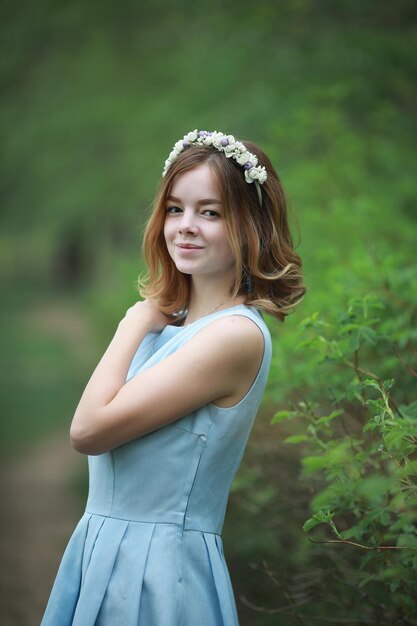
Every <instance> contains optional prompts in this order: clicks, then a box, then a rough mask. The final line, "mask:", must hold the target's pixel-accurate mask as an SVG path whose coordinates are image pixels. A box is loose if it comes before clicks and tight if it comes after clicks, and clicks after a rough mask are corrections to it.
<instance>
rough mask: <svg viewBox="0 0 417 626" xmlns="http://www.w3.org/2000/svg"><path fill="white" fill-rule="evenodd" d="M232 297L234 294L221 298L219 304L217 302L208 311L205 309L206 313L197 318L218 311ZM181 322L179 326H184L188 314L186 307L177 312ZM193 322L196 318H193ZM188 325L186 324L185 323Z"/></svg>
mask: <svg viewBox="0 0 417 626" xmlns="http://www.w3.org/2000/svg"><path fill="white" fill-rule="evenodd" d="M233 299H234V296H231V297H230V298H228V299H227V300H223V302H220V304H218V305H217V306H215V307H214V308H213V309H210V311H207V313H204V315H201V316H200V317H199V318H197V319H201V318H202V317H206V316H207V315H211V314H212V313H215V312H216V311H218V310H219V309H220V308H221V307H222V306H224V305H225V304H227V303H228V302H230V301H231V300H233ZM178 316H179V318H180V320H181V323H180V324H179V325H180V326H184V322H185V321H186V319H187V316H188V309H183V310H182V311H180V313H179V314H178ZM194 321H195V322H196V321H197V320H194ZM189 323H190V324H192V323H193V322H189ZM187 326H188V324H187Z"/></svg>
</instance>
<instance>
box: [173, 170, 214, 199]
mask: <svg viewBox="0 0 417 626" xmlns="http://www.w3.org/2000/svg"><path fill="white" fill-rule="evenodd" d="M169 195H172V196H175V197H177V198H181V199H182V196H183V195H186V196H187V197H188V196H191V197H193V198H198V197H202V198H203V197H204V198H217V199H219V197H220V194H219V191H218V184H217V178H216V175H215V174H214V172H213V170H212V169H211V168H210V167H209V166H208V165H207V164H205V163H204V164H202V165H198V166H197V167H193V168H192V169H190V170H187V171H186V172H183V173H182V174H178V175H177V176H176V177H175V178H174V180H173V182H172V185H171V189H170V191H169Z"/></svg>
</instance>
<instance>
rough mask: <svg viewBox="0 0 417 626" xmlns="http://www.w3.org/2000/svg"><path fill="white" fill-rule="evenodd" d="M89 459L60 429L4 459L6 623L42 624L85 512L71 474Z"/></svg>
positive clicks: (1, 575)
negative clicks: (29, 448)
mask: <svg viewBox="0 0 417 626" xmlns="http://www.w3.org/2000/svg"><path fill="white" fill-rule="evenodd" d="M83 462H84V459H83V458H82V457H81V455H79V454H77V453H76V452H74V451H73V450H72V448H71V446H70V443H69V439H68V435H67V433H65V432H64V433H62V432H59V433H57V434H55V435H54V436H53V437H51V438H49V439H46V440H44V441H43V442H41V443H39V444H37V445H36V447H34V448H33V450H32V451H31V452H29V453H27V454H26V455H24V456H21V457H19V458H16V460H14V461H8V463H7V464H4V463H3V464H2V466H1V468H0V470H1V477H2V482H3V489H2V492H3V506H2V510H1V513H0V530H1V533H0V553H1V555H2V567H1V568H0V589H1V620H0V621H1V624H2V626H39V623H40V620H41V617H42V614H43V610H44V607H45V604H46V601H47V599H48V596H49V592H50V589H51V586H52V583H53V580H54V578H55V575H56V570H57V567H58V564H59V561H60V559H61V556H62V553H63V550H64V549H65V545H66V543H67V541H68V538H69V536H70V534H71V532H72V531H73V529H74V526H75V524H76V522H77V521H78V518H79V516H80V503H79V500H78V499H77V498H76V495H75V490H74V489H71V488H70V484H71V479H72V478H73V477H74V475H75V474H76V472H77V471H78V470H81V468H82V464H83Z"/></svg>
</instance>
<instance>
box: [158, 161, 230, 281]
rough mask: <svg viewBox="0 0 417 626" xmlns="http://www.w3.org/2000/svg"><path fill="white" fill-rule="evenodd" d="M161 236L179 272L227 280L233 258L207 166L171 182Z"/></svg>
mask: <svg viewBox="0 0 417 626" xmlns="http://www.w3.org/2000/svg"><path fill="white" fill-rule="evenodd" d="M164 236H165V242H166V245H167V248H168V252H169V254H170V256H171V258H172V260H173V262H174V263H175V265H176V267H177V269H178V270H179V271H180V272H182V273H184V274H191V275H206V276H209V275H211V276H213V275H215V274H217V275H219V277H220V276H224V277H225V278H226V277H227V278H228V279H230V275H231V274H233V266H234V258H233V254H232V250H231V247H230V244H229V242H228V239H227V234H226V224H225V220H224V215H223V207H222V205H221V202H220V195H219V192H218V190H217V187H216V181H215V178H214V174H213V173H212V171H211V169H210V168H209V166H208V165H205V164H203V165H199V166H198V167H195V168H193V169H192V170H189V171H187V172H185V173H184V174H181V175H180V176H178V177H177V178H176V179H174V183H173V185H172V188H171V192H170V194H169V195H168V197H167V202H166V217H165V225H164Z"/></svg>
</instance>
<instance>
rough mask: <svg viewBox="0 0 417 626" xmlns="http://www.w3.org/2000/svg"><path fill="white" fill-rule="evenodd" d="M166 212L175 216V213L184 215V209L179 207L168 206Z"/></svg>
mask: <svg viewBox="0 0 417 626" xmlns="http://www.w3.org/2000/svg"><path fill="white" fill-rule="evenodd" d="M166 212H167V213H171V215H173V214H175V213H182V209H181V208H180V207H179V206H167V208H166Z"/></svg>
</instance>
